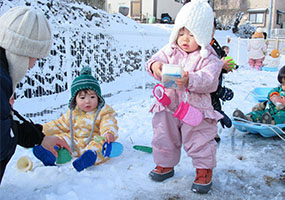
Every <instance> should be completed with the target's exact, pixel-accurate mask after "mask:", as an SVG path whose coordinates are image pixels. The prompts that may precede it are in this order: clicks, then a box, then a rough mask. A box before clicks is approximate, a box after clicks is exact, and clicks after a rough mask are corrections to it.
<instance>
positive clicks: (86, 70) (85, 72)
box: [80, 66, 91, 75]
mask: <svg viewBox="0 0 285 200" xmlns="http://www.w3.org/2000/svg"><path fill="white" fill-rule="evenodd" d="M80 75H91V68H90V67H88V66H85V67H83V68H82V70H81V72H80Z"/></svg>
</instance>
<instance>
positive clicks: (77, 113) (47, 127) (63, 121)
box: [43, 104, 119, 164]
mask: <svg viewBox="0 0 285 200" xmlns="http://www.w3.org/2000/svg"><path fill="white" fill-rule="evenodd" d="M96 111H97V109H95V110H94V111H93V112H88V113H86V112H84V111H81V110H80V109H79V108H78V107H76V108H75V109H74V110H73V111H72V125H73V135H74V138H73V141H74V143H75V149H76V152H73V154H74V156H76V157H79V156H81V155H82V154H83V153H84V152H85V151H86V150H89V149H91V150H95V151H96V152H97V160H96V163H95V164H100V163H102V162H104V161H106V160H108V158H104V157H103V156H102V153H101V151H102V145H103V144H104V139H105V138H104V137H105V135H106V133H111V134H113V135H114V136H115V139H117V138H118V129H119V127H118V126H117V120H116V118H115V117H116V113H115V111H114V110H113V108H111V107H110V106H109V105H107V104H105V106H104V107H103V108H102V110H101V111H100V112H99V115H98V117H97V120H96V122H95V127H94V132H93V136H92V140H91V141H90V142H89V144H87V143H86V141H87V139H88V137H89V136H90V134H91V130H92V124H93V121H94V117H95V113H96ZM69 114H70V110H69V109H68V111H67V113H66V114H63V115H62V116H61V117H60V118H59V119H57V120H53V121H50V122H48V123H46V124H44V125H43V132H44V134H45V135H56V136H59V137H61V138H63V139H65V141H66V142H67V143H68V144H69V145H70V144H71V137H70V122H69Z"/></svg>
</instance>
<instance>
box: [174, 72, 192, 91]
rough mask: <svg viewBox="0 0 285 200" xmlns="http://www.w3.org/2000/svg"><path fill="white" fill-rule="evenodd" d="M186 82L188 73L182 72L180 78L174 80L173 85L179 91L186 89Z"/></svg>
mask: <svg viewBox="0 0 285 200" xmlns="http://www.w3.org/2000/svg"><path fill="white" fill-rule="evenodd" d="M188 81H189V77H188V72H183V76H182V78H178V79H176V81H175V83H176V85H177V86H178V87H179V88H180V89H183V87H185V88H187V87H188Z"/></svg>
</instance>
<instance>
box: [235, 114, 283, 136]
mask: <svg viewBox="0 0 285 200" xmlns="http://www.w3.org/2000/svg"><path fill="white" fill-rule="evenodd" d="M232 123H233V125H234V127H235V128H236V129H238V130H239V131H241V132H248V133H252V134H260V135H261V136H263V137H273V136H279V137H280V138H281V139H282V140H284V141H285V139H284V138H283V137H284V136H285V124H276V125H271V124H262V123H257V122H251V121H248V120H245V119H242V118H239V117H233V118H232ZM282 135H283V136H282Z"/></svg>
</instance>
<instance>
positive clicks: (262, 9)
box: [247, 8, 268, 13]
mask: <svg viewBox="0 0 285 200" xmlns="http://www.w3.org/2000/svg"><path fill="white" fill-rule="evenodd" d="M267 10H268V8H250V9H247V12H263V13H264V12H267Z"/></svg>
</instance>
